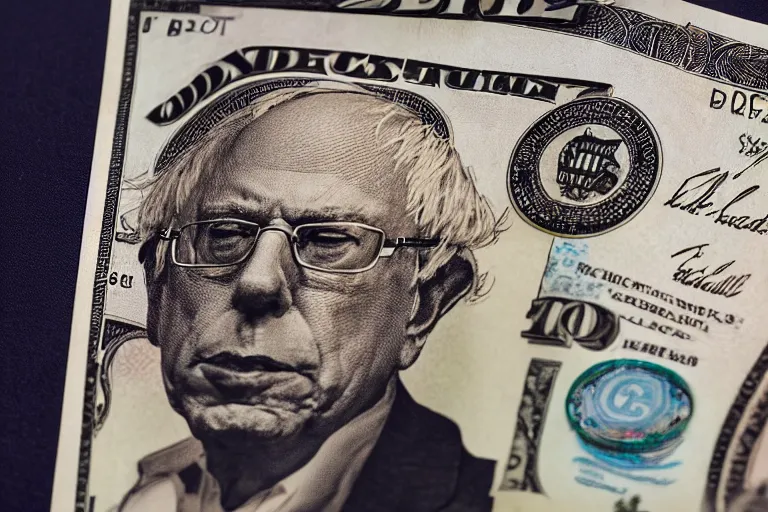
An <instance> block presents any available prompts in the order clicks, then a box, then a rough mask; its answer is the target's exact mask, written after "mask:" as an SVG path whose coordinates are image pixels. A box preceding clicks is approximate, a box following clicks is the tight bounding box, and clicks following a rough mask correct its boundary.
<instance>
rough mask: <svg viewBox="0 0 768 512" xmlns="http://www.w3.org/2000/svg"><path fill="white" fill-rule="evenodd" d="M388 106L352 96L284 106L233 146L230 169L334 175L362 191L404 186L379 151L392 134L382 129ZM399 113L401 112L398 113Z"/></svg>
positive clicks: (388, 155)
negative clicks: (379, 130)
mask: <svg viewBox="0 0 768 512" xmlns="http://www.w3.org/2000/svg"><path fill="white" fill-rule="evenodd" d="M393 109H399V107H397V106H396V105H393V104H392V103H390V102H388V101H387V100H384V99H380V98H377V97H372V96H367V95H360V94H354V93H326V94H317V95H312V96H308V97H303V98H299V99H295V100H291V101H288V102H286V103H283V104H281V105H278V106H277V107H275V108H273V109H272V110H270V111H269V112H267V113H266V114H264V115H262V116H261V117H259V118H257V119H255V120H254V121H253V122H252V123H250V124H249V125H248V126H247V127H246V128H245V129H243V130H242V131H241V133H240V135H239V136H238V137H237V139H236V140H235V143H234V145H233V146H232V149H231V151H230V154H229V155H228V157H229V158H228V160H229V165H230V166H231V167H234V168H249V167H252V166H254V165H257V166H259V167H262V168H266V169H271V170H274V171H288V172H293V173H303V174H306V175H307V176H306V179H308V180H312V179H313V178H312V176H311V175H312V174H336V175H340V176H343V177H344V178H345V179H348V180H350V181H351V182H352V183H355V184H356V185H357V186H359V187H361V188H364V189H371V190H376V189H378V188H380V187H376V185H377V184H378V185H384V186H386V185H390V184H395V183H396V182H398V181H404V179H405V178H404V175H403V173H402V172H398V173H396V172H395V169H394V167H395V162H394V159H393V156H394V155H393V151H392V150H391V149H386V148H384V147H383V146H384V144H385V143H386V142H387V139H391V138H392V137H393V136H394V135H395V132H394V130H393V128H394V124H397V123H393V124H392V125H390V124H388V123H387V124H385V126H383V127H382V128H383V131H382V132H381V133H380V134H379V136H378V137H377V134H376V129H377V127H378V126H379V124H380V123H381V121H382V119H383V118H384V117H385V116H386V115H387V113H388V112H391V111H392V110H393ZM399 111H401V112H402V110H399Z"/></svg>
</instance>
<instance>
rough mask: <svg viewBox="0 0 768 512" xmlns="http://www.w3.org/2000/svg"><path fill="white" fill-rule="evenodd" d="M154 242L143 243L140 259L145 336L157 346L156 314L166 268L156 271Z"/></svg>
mask: <svg viewBox="0 0 768 512" xmlns="http://www.w3.org/2000/svg"><path fill="white" fill-rule="evenodd" d="M155 257H156V252H155V244H154V243H150V244H145V245H144V246H142V247H141V250H140V256H139V258H140V261H141V262H142V263H143V266H144V285H145V287H146V289H147V337H148V338H149V341H150V343H152V344H153V345H155V346H157V336H156V334H157V322H158V318H157V315H158V314H159V313H160V301H161V294H162V290H163V281H164V279H165V274H166V268H163V270H162V271H161V272H159V273H157V272H156V269H157V265H156V260H155Z"/></svg>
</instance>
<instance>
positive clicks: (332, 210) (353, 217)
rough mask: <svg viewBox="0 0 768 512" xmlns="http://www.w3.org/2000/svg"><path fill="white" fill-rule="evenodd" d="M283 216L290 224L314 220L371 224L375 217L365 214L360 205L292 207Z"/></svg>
mask: <svg viewBox="0 0 768 512" xmlns="http://www.w3.org/2000/svg"><path fill="white" fill-rule="evenodd" d="M283 218H284V219H285V220H286V221H287V222H288V223H289V224H294V223H296V224H306V223H312V222H329V221H344V222H360V223H362V224H370V223H371V222H372V221H373V219H372V218H371V217H370V215H364V214H363V213H362V212H361V211H360V208H359V207H355V208H341V207H334V206H328V207H325V208H321V209H291V210H286V211H285V212H284V213H283Z"/></svg>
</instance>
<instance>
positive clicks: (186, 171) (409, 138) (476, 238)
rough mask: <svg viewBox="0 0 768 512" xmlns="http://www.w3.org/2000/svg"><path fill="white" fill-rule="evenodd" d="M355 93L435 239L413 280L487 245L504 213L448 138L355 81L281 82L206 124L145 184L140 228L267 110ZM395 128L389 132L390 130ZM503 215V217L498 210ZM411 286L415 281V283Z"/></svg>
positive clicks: (179, 207) (481, 278) (158, 265)
mask: <svg viewBox="0 0 768 512" xmlns="http://www.w3.org/2000/svg"><path fill="white" fill-rule="evenodd" d="M350 92H353V93H355V94H362V95H366V96H369V97H372V98H375V99H377V100H378V101H380V102H381V106H380V107H376V108H374V109H372V110H371V111H370V112H369V114H370V115H371V116H374V117H375V118H378V124H377V126H376V132H375V133H376V137H377V139H379V138H382V136H383V134H385V133H386V134H387V137H389V138H388V139H387V140H379V141H378V142H379V143H380V144H381V147H382V148H386V149H388V150H389V151H391V152H392V153H393V155H394V160H395V168H396V169H399V168H405V169H406V170H407V174H406V186H407V191H408V198H407V210H406V213H407V215H409V216H410V217H411V218H412V219H413V220H414V222H415V224H416V226H417V228H418V230H419V232H420V236H424V237H429V238H440V244H439V246H438V247H436V248H434V249H431V250H429V251H426V254H425V256H424V258H423V259H422V264H421V266H420V269H419V272H418V274H417V277H416V279H417V282H423V281H426V280H428V279H430V278H431V277H433V276H434V275H435V273H436V272H437V271H438V270H439V269H440V268H441V267H443V266H444V265H445V264H446V263H448V262H449V261H450V260H451V258H452V257H453V256H454V255H456V254H457V253H460V252H463V251H470V252H471V251H474V250H475V249H478V248H480V247H483V246H486V245H489V244H491V243H493V242H494V241H495V240H496V238H497V236H498V234H499V233H500V231H501V229H502V228H501V227H500V226H501V224H502V222H503V220H504V219H503V218H502V219H500V221H499V222H497V221H496V219H495V216H494V214H493V211H492V209H491V207H490V205H489V204H488V202H487V200H486V199H485V198H484V197H483V196H482V195H481V194H480V193H479V192H478V190H477V187H476V185H475V180H474V177H473V176H472V173H471V170H470V169H469V168H467V167H465V166H464V165H463V164H462V162H461V159H460V157H459V154H458V152H457V151H456V150H455V148H454V147H453V145H452V143H451V141H449V140H446V139H444V138H442V137H440V136H439V135H438V134H437V133H436V132H435V129H434V127H433V126H432V125H429V124H425V123H424V122H423V121H422V120H421V118H420V117H419V116H418V115H417V114H415V113H414V112H412V111H410V110H408V109H406V108H405V107H402V106H400V105H398V104H397V103H394V102H392V101H390V100H388V99H386V98H383V97H381V96H379V95H377V94H376V93H374V92H370V91H368V90H366V89H363V88H361V87H354V86H353V87H352V88H350V87H345V88H340V87H338V86H335V87H334V86H331V87H329V86H325V85H318V84H311V85H304V86H299V87H293V88H284V89H279V90H276V91H272V92H270V93H267V94H265V95H264V96H262V97H260V98H259V99H258V100H257V101H256V102H255V103H254V104H252V105H250V106H248V107H246V108H243V109H241V110H239V111H237V112H236V113H234V114H232V115H230V116H229V117H227V118H226V119H224V120H223V121H221V122H220V123H219V124H217V125H216V126H215V127H213V128H211V129H210V131H208V132H207V133H206V134H205V135H204V136H203V137H202V138H201V139H200V140H199V141H197V142H196V143H194V144H193V145H192V146H191V147H190V148H189V149H187V150H186V151H184V152H183V153H182V154H181V155H179V156H177V157H175V158H174V159H173V161H172V162H171V163H170V164H169V165H167V166H166V168H165V169H164V170H163V171H162V173H160V174H159V175H157V176H156V177H154V178H152V179H150V180H149V182H148V183H146V185H145V187H146V188H147V189H148V193H147V195H146V197H145V198H144V200H143V202H142V205H141V208H140V210H139V234H140V236H141V239H142V240H147V239H148V238H149V237H151V236H153V235H155V234H156V233H157V232H158V231H160V230H162V229H165V228H167V227H169V226H171V225H172V223H173V221H174V220H175V219H176V218H177V217H178V216H179V215H180V214H181V212H182V211H183V210H184V208H185V206H186V204H187V202H188V200H189V199H190V197H191V195H192V193H193V191H194V190H195V188H196V187H197V186H198V185H199V184H200V182H201V177H202V176H203V174H204V172H206V170H210V169H214V168H216V163H217V162H220V161H221V159H222V158H223V157H224V156H225V155H226V154H227V152H228V151H229V149H230V148H231V147H232V145H233V143H234V142H235V140H236V138H237V137H238V135H239V134H240V132H241V131H242V130H243V129H244V128H246V127H247V126H248V125H250V124H251V123H253V122H254V121H255V120H256V119H258V118H259V117H260V116H262V115H264V114H265V113H266V112H268V111H269V110H270V109H272V108H274V107H276V106H278V105H281V104H283V103H286V102H289V101H292V100H295V99H298V98H302V97H306V96H310V95H315V94H333V93H347V94H349V93H350ZM392 133H394V134H395V135H394V136H391V134H392ZM203 182H204V178H203ZM502 217H504V216H502ZM167 247H168V244H166V243H158V244H157V246H156V248H155V258H154V265H153V266H154V275H155V276H157V275H159V274H160V273H161V272H162V270H163V266H164V262H165V258H166V250H167ZM415 284H416V283H415ZM484 284H485V274H478V273H477V272H475V275H474V277H473V287H472V290H471V292H470V294H469V297H468V298H469V299H474V298H477V297H480V296H481V295H483V294H484V288H485V286H484Z"/></svg>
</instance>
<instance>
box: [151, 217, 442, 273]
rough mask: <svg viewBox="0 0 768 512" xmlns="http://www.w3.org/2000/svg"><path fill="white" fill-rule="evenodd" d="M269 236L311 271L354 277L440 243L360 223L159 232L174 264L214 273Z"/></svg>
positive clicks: (223, 224)
mask: <svg viewBox="0 0 768 512" xmlns="http://www.w3.org/2000/svg"><path fill="white" fill-rule="evenodd" d="M267 231H280V232H281V233H283V234H285V235H286V236H287V237H288V240H289V242H290V244H291V248H292V252H293V256H294V258H295V260H296V262H297V263H298V264H299V265H300V266H302V267H304V268H308V269H312V270H319V271H322V272H333V273H338V274H355V273H358V272H365V271H366V270H370V269H371V268H373V267H374V266H375V265H376V263H377V262H378V261H379V258H388V257H390V256H392V254H394V252H395V250H396V249H397V248H398V247H413V248H417V249H430V248H433V247H437V245H438V244H439V243H440V239H439V238H405V237H398V238H395V239H389V238H387V237H386V235H385V234H384V231H382V230H381V229H379V228H375V227H372V226H367V225H365V224H361V223H358V222H317V223H311V224H302V225H300V226H295V227H289V226H275V225H268V226H260V225H258V224H255V223H253V222H248V221H244V220H239V219H215V220H205V221H199V222H192V223H190V224H186V225H184V226H182V227H180V228H178V229H174V228H170V227H169V228H167V229H165V230H163V231H161V232H160V233H159V237H160V239H162V240H167V241H171V255H172V260H173V263H174V264H176V265H178V266H180V267H195V268H215V267H228V266H232V265H239V264H241V263H243V262H245V261H246V260H247V259H248V258H249V257H250V256H251V254H252V253H253V250H254V248H255V247H256V243H257V240H258V238H259V236H260V235H261V234H262V233H266V232H267Z"/></svg>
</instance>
